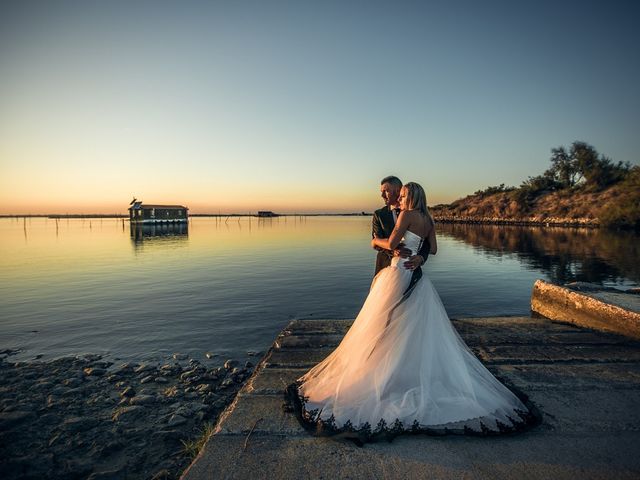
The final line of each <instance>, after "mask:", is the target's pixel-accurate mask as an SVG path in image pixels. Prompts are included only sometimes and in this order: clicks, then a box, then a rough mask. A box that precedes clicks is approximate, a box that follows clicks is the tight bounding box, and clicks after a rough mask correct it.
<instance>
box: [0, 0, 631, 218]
mask: <svg viewBox="0 0 640 480" xmlns="http://www.w3.org/2000/svg"><path fill="white" fill-rule="evenodd" d="M639 13H640V7H637V6H636V4H635V3H634V2H621V1H613V2H607V3H605V2H562V1H560V2H544V1H543V2H527V3H526V4H524V2H506V1H505V2H492V1H488V2H455V1H454V2H402V1H399V2H364V1H344V2H300V1H298V2H293V1H292V2H284V1H273V2H269V1H262V2H244V1H233V2H232V1H224V2H222V1H221V2H215V1H209V2H204V1H200V2H193V1H184V2H163V1H154V2H151V1H146V2H140V1H138V2H135V1H134V2H118V1H110V2H98V1H76V2H67V1H57V2H53V1H41V2H31V1H22V2H19V1H15V2H10V1H5V2H2V4H1V5H0V71H2V75H1V76H0V200H2V202H1V204H2V205H3V207H2V210H1V211H2V213H36V212H45V213H46V212H79V211H80V212H81V211H84V212H89V211H101V212H116V211H123V210H124V209H126V206H127V205H128V202H129V200H130V198H131V195H133V194H135V195H136V196H137V197H138V198H141V199H143V200H145V201H148V202H155V203H163V202H167V203H169V202H179V203H183V204H187V205H188V206H190V207H191V209H192V211H195V212H206V211H213V212H217V211H219V210H221V211H223V212H232V211H235V212H249V211H256V210H262V209H272V210H277V211H281V212H286V211H290V212H294V211H297V212H300V211H309V212H312V211H360V210H367V211H371V210H372V209H373V208H376V207H377V206H378V205H379V204H380V200H379V198H378V185H379V180H380V178H382V177H383V176H386V175H388V174H396V175H398V176H400V177H401V178H402V179H403V180H405V181H410V180H411V181H417V182H420V183H421V184H423V186H425V188H426V190H427V194H428V198H429V202H430V204H436V203H441V202H450V201H452V200H455V199H456V198H458V197H460V196H463V195H466V194H469V193H472V192H473V191H475V190H477V189H480V188H484V187H486V186H488V185H496V184H500V183H506V184H509V185H519V184H520V182H521V181H522V180H524V179H526V178H527V177H528V176H530V175H537V174H539V173H541V172H542V171H543V170H545V169H546V168H547V166H548V163H549V156H550V149H551V148H553V147H556V146H559V145H569V144H570V143H571V142H573V141H575V140H583V141H586V142H588V143H590V144H592V145H594V146H595V147H596V148H597V149H598V150H599V151H600V152H601V153H604V154H606V155H608V156H609V157H611V158H612V159H613V160H616V161H618V160H621V161H629V162H631V163H634V164H638V163H639V161H640V159H639V158H638V154H637V152H638V141H637V138H638V131H639V128H638V127H639V126H640V118H639V116H640V113H639V112H640V94H639V92H638V86H637V85H638V84H640V81H639V77H640V75H639V73H640V55H639V54H638V52H640V33H639V32H640V30H639V29H638V28H637V25H638V22H639V20H640V15H639Z"/></svg>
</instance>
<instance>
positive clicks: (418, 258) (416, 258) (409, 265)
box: [404, 255, 424, 270]
mask: <svg viewBox="0 0 640 480" xmlns="http://www.w3.org/2000/svg"><path fill="white" fill-rule="evenodd" d="M423 263H424V258H422V255H413V256H412V257H409V258H408V259H407V261H406V262H404V268H406V269H408V270H415V269H416V268H420V267H421V266H422V264H423Z"/></svg>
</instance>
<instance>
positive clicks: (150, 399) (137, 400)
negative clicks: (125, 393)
mask: <svg viewBox="0 0 640 480" xmlns="http://www.w3.org/2000/svg"><path fill="white" fill-rule="evenodd" d="M157 402H158V399H157V398H156V397H155V396H153V395H137V396H135V397H133V398H132V399H131V400H129V403H130V404H131V405H149V404H151V403H157Z"/></svg>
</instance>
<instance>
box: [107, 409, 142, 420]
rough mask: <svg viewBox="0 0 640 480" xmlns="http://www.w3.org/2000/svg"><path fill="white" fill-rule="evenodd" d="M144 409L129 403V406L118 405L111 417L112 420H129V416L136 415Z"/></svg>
mask: <svg viewBox="0 0 640 480" xmlns="http://www.w3.org/2000/svg"><path fill="white" fill-rule="evenodd" d="M143 410H144V408H143V407H141V406H139V405H131V406H129V407H120V408H117V409H116V410H115V411H114V412H113V415H112V417H111V419H112V420H113V421H114V422H119V421H122V420H126V421H130V420H131V417H137V416H138V415H140V414H141V413H142V411H143Z"/></svg>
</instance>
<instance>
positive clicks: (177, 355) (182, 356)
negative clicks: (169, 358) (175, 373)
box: [173, 353, 188, 360]
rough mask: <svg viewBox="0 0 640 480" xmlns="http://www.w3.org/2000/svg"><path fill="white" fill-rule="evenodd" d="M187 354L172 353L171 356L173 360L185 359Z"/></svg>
mask: <svg viewBox="0 0 640 480" xmlns="http://www.w3.org/2000/svg"><path fill="white" fill-rule="evenodd" d="M187 357H188V355H187V354H186V353H174V354H173V358H174V359H175V360H186V359H187Z"/></svg>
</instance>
